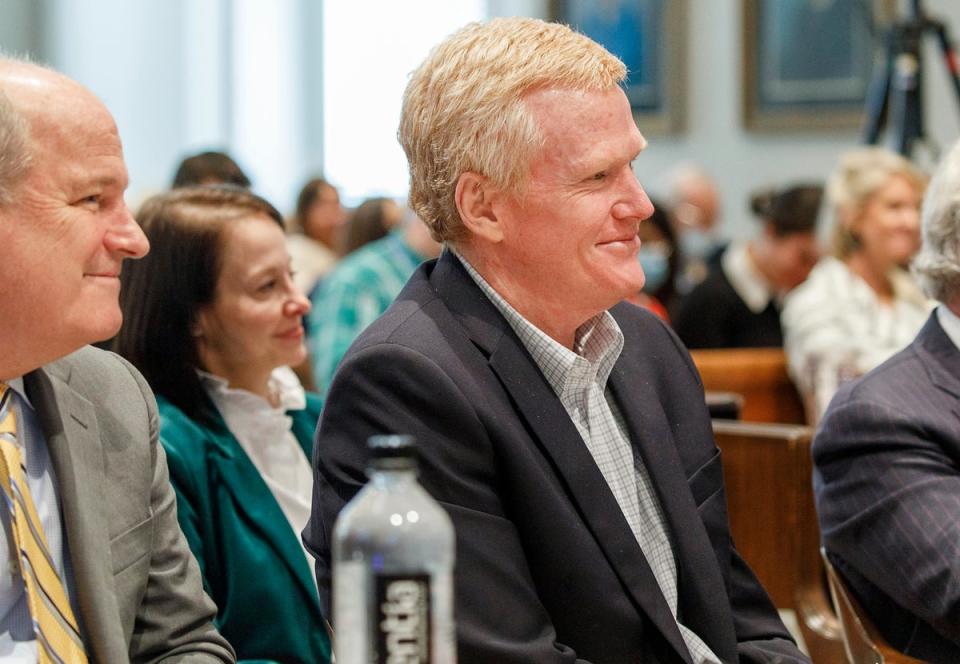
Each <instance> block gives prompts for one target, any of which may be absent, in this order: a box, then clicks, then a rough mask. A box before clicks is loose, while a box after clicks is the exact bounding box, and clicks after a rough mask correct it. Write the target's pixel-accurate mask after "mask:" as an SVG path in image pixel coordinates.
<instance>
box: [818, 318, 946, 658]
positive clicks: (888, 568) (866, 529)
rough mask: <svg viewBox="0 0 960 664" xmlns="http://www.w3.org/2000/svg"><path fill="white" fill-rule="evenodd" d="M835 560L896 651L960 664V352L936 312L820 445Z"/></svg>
mask: <svg viewBox="0 0 960 664" xmlns="http://www.w3.org/2000/svg"><path fill="white" fill-rule="evenodd" d="M813 459H814V464H815V466H816V470H815V472H814V489H815V491H816V498H817V511H818V513H819V516H820V530H821V532H822V534H823V542H824V546H825V547H826V549H827V553H828V555H829V556H830V558H831V560H832V561H833V563H834V565H835V566H836V567H837V568H838V570H839V571H840V573H841V574H842V575H843V576H844V578H845V579H846V580H847V581H848V583H849V584H850V586H851V588H852V589H853V591H854V594H856V595H857V598H858V599H859V600H860V601H861V603H862V604H863V605H864V608H865V609H866V611H867V612H868V613H869V614H870V617H871V618H872V619H873V621H874V622H875V623H876V625H877V627H878V628H879V630H880V632H881V633H882V634H883V635H884V636H885V637H886V638H887V640H888V641H889V642H890V644H891V645H893V646H894V647H895V648H898V649H899V650H902V651H904V652H906V653H907V654H909V655H913V656H914V657H918V658H920V659H923V660H924V661H932V662H960V350H957V347H956V346H955V345H954V344H953V342H952V341H950V338H949V337H948V336H947V334H946V332H944V331H943V328H942V327H940V324H939V322H938V321H937V317H936V313H934V314H933V315H931V316H930V319H929V320H928V321H927V324H926V325H925V326H924V328H923V329H922V330H921V331H920V334H918V335H917V338H916V340H915V341H914V342H913V343H912V344H910V345H909V346H908V347H907V348H906V349H904V350H903V351H901V352H900V353H898V354H897V355H894V356H893V357H892V358H890V360H888V361H887V362H885V363H884V364H882V365H880V366H879V367H877V368H876V369H874V370H873V371H871V372H870V373H869V374H867V375H866V376H865V377H864V378H863V379H861V380H859V381H857V382H855V383H852V384H849V385H847V386H845V387H844V388H842V389H841V390H840V391H839V392H838V393H837V395H836V396H835V397H834V399H833V401H832V402H831V404H830V407H829V409H827V412H826V414H825V415H824V418H823V421H822V423H821V426H820V430H819V431H818V432H817V436H816V439H815V440H814V442H813Z"/></svg>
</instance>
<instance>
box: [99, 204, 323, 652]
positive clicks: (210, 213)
mask: <svg viewBox="0 0 960 664" xmlns="http://www.w3.org/2000/svg"><path fill="white" fill-rule="evenodd" d="M138 221H139V223H140V225H141V227H142V228H143V231H144V232H145V233H146V235H147V237H148V238H149V240H150V241H151V243H152V251H151V253H150V254H149V258H148V259H147V260H145V261H142V262H140V263H139V264H138V265H137V266H136V267H135V268H130V269H124V271H123V273H122V277H121V278H122V283H123V289H122V291H121V306H122V309H123V314H124V324H123V326H122V328H121V331H120V333H119V335H118V336H117V339H116V342H115V350H116V351H117V352H118V353H119V354H120V355H122V356H123V357H125V358H127V359H128V360H129V361H130V362H132V363H133V364H134V365H135V366H136V367H138V368H139V369H140V370H141V371H142V372H143V374H144V376H145V377H146V379H147V381H148V382H149V384H150V385H151V387H152V388H153V390H154V392H155V393H156V395H157V403H158V406H159V411H160V440H161V442H162V444H163V447H164V449H165V450H166V452H167V458H168V463H169V466H170V481H171V483H172V484H173V487H174V489H175V490H176V494H177V515H178V518H179V522H180V526H181V528H182V529H183V532H184V534H185V535H186V538H187V541H188V543H189V545H190V548H191V550H192V551H193V553H194V555H195V556H196V558H197V561H198V562H199V563H200V569H201V572H202V574H203V579H204V585H205V587H206V589H207V592H208V593H209V594H210V595H211V597H212V598H213V600H214V601H215V602H216V604H217V607H218V613H217V618H216V621H215V622H216V625H217V627H218V628H219V629H220V631H221V633H222V634H223V635H224V636H225V637H226V638H227V639H228V640H229V641H230V643H231V644H232V645H233V647H234V648H235V650H236V651H237V656H238V658H239V659H240V660H269V661H282V662H298V663H302V664H308V663H314V662H326V661H328V660H329V656H330V642H329V639H328V636H327V632H326V630H325V628H324V619H323V615H322V614H321V611H320V605H319V602H318V599H317V587H316V584H315V581H314V578H313V574H312V571H311V567H312V565H311V563H312V559H311V558H310V557H308V555H307V553H306V551H305V550H304V548H303V546H302V544H301V542H300V538H299V536H298V534H299V532H300V530H301V529H302V528H303V526H304V525H305V524H306V522H307V518H308V517H309V514H310V499H311V492H312V485H313V481H312V477H311V472H310V463H309V459H310V456H311V452H312V448H313V430H314V427H315V425H316V422H317V419H318V417H319V414H320V406H321V404H320V400H319V398H318V397H316V395H313V394H309V393H306V392H305V391H304V389H303V388H302V387H301V385H300V383H299V381H298V380H297V377H296V376H295V375H294V374H293V372H292V371H291V370H290V369H289V368H288V367H289V365H293V364H297V363H299V362H301V361H302V360H303V358H304V357H305V355H306V349H305V348H304V343H303V340H304V334H303V328H302V326H301V318H302V317H303V315H304V314H306V312H307V311H308V310H309V309H310V303H309V300H307V298H306V297H305V296H304V295H303V293H302V292H301V291H300V289H299V288H297V286H296V285H295V284H294V283H293V281H292V279H291V276H290V258H289V255H288V253H287V249H286V243H285V236H284V232H283V220H282V217H281V216H280V213H279V212H277V211H276V209H274V207H273V206H272V205H270V204H269V203H268V202H267V201H265V200H263V199H262V198H260V197H258V196H255V195H254V194H251V193H249V192H247V191H245V190H241V189H236V188H233V187H193V188H184V189H175V190H173V191H171V192H169V193H166V194H161V195H159V196H155V197H154V198H152V199H149V200H148V201H147V202H145V203H144V205H143V206H142V207H141V209H140V212H139V214H138Z"/></svg>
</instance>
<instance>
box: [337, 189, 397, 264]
mask: <svg viewBox="0 0 960 664" xmlns="http://www.w3.org/2000/svg"><path fill="white" fill-rule="evenodd" d="M401 221H403V208H401V207H400V206H399V205H397V203H396V201H394V200H393V199H392V198H368V199H367V200H365V201H364V202H363V203H361V204H360V205H359V206H357V209H356V210H354V211H353V214H351V215H350V220H349V221H348V222H347V225H346V228H345V229H344V231H343V235H342V237H341V242H340V255H341V256H346V255H348V254H352V253H353V252H354V251H356V250H357V249H359V248H360V247H362V246H364V245H367V244H370V243H371V242H375V241H377V240H379V239H380V238H382V237H383V236H385V235H386V234H387V233H389V232H390V231H391V230H392V229H394V228H396V227H397V226H399V225H400V222H401Z"/></svg>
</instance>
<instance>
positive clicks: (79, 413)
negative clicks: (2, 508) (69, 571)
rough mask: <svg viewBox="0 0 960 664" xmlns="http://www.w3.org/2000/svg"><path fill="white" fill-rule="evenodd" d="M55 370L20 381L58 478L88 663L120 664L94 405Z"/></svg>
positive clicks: (120, 637)
mask: <svg viewBox="0 0 960 664" xmlns="http://www.w3.org/2000/svg"><path fill="white" fill-rule="evenodd" d="M68 381H69V375H63V376H61V375H59V368H58V367H55V366H52V367H50V368H49V370H44V369H38V370H37V371H34V372H32V373H30V374H28V375H27V376H25V377H24V384H25V386H26V390H27V394H28V395H29V396H30V400H31V402H32V403H33V405H34V407H35V409H36V412H37V418H38V420H39V422H40V426H41V428H42V430H43V434H44V437H45V438H46V441H47V447H48V449H49V452H50V459H51V462H52V463H53V469H54V472H55V473H56V478H57V492H58V496H59V499H60V514H61V517H62V520H63V527H64V530H65V532H66V541H67V547H68V551H69V555H70V562H71V565H72V568H73V575H74V579H75V581H76V587H77V598H76V599H77V601H76V605H77V607H78V608H79V614H80V615H79V618H80V622H81V628H82V629H83V630H84V632H86V634H87V636H88V638H85V639H84V643H85V644H86V645H87V648H88V652H89V653H90V654H92V655H93V657H92V658H91V659H92V660H96V661H101V662H109V661H121V660H122V659H123V658H125V657H126V656H127V654H126V652H119V653H118V652H112V651H110V650H109V646H110V644H117V643H120V644H122V643H124V642H125V639H124V636H123V634H122V632H121V627H120V620H119V618H118V615H119V609H118V607H117V602H116V597H115V596H114V594H113V593H112V592H110V591H109V589H110V588H111V587H112V586H113V559H112V555H111V551H110V531H109V528H108V527H107V524H106V521H105V516H104V510H103V506H104V505H106V504H107V503H106V501H105V498H104V495H103V490H102V487H103V477H104V465H103V450H102V447H101V443H100V430H99V426H98V423H97V418H96V413H95V412H94V409H93V406H92V405H91V404H90V402H89V401H87V400H86V399H85V398H84V397H82V396H81V395H80V394H78V393H77V392H75V391H74V390H73V389H72V388H70V387H69V385H68V384H67V383H68Z"/></svg>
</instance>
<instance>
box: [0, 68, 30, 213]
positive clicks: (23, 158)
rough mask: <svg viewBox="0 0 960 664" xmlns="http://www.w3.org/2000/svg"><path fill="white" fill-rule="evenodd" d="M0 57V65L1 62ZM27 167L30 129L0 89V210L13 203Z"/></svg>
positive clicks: (28, 165) (0, 88)
mask: <svg viewBox="0 0 960 664" xmlns="http://www.w3.org/2000/svg"><path fill="white" fill-rule="evenodd" d="M5 59H6V60H7V61H8V62H9V59H7V58H5V57H4V56H3V54H2V53H0V65H2V64H3V61H4V60H5ZM29 167H30V126H29V124H28V123H27V120H26V118H24V117H23V114H22V113H20V112H19V111H17V109H16V108H15V107H14V105H13V102H12V101H10V98H9V97H8V96H7V95H6V94H4V92H3V88H2V87H0V206H5V205H9V204H10V203H12V202H13V198H14V193H15V191H16V188H17V185H18V184H20V180H21V179H22V178H23V176H24V175H25V174H26V172H27V169H28V168H29Z"/></svg>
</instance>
